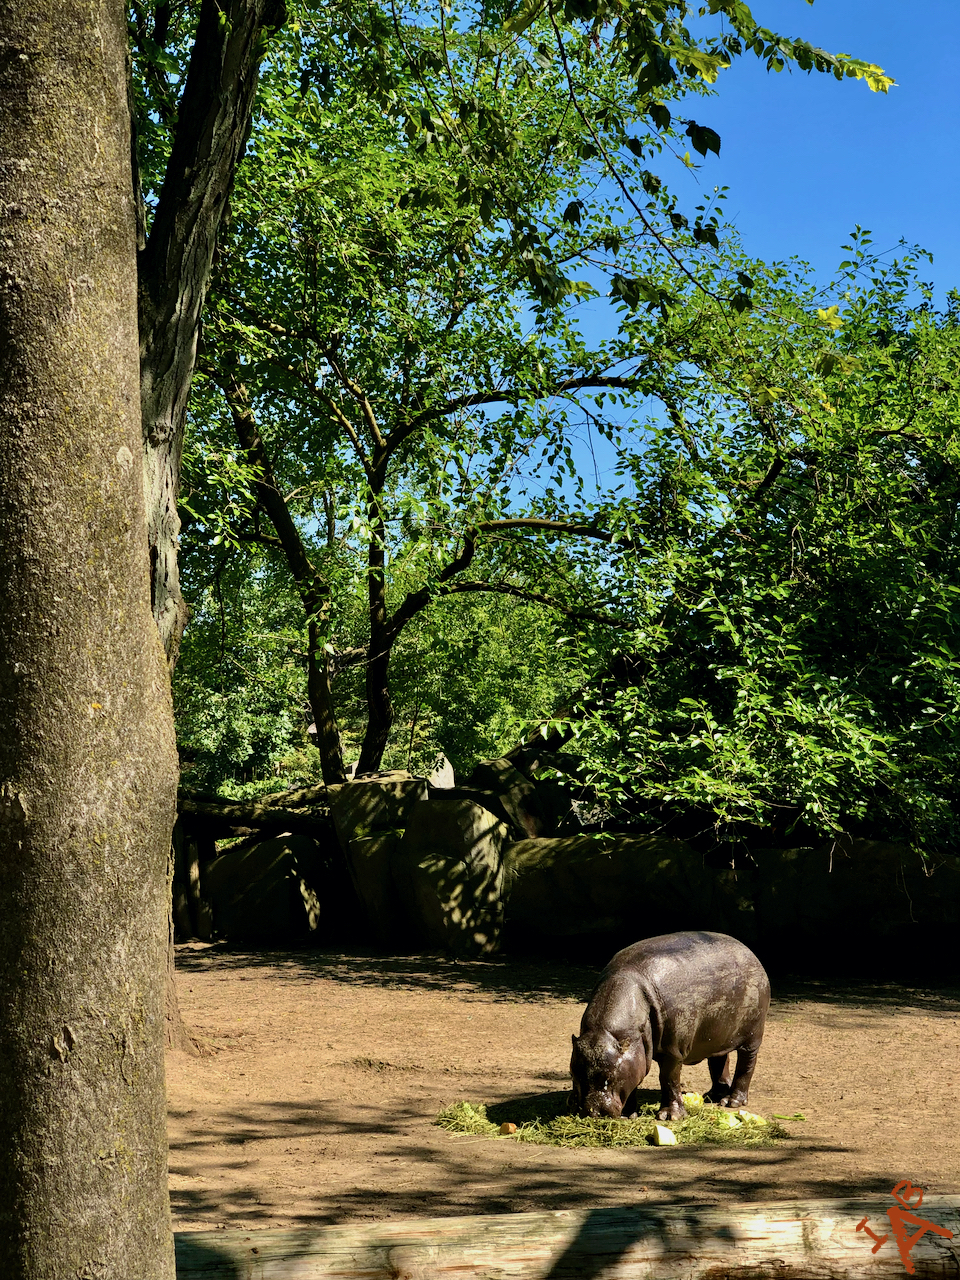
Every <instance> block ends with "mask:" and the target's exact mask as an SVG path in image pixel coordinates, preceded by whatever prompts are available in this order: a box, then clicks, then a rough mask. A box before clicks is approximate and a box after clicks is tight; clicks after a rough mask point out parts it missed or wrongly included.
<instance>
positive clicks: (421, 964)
mask: <svg viewBox="0 0 960 1280" xmlns="http://www.w3.org/2000/svg"><path fill="white" fill-rule="evenodd" d="M235 969H269V970H271V972H272V974H273V975H275V976H276V977H277V978H278V979H279V980H280V981H285V982H312V981H315V980H316V979H317V978H326V979H329V980H331V981H334V982H341V983H343V984H344V985H346V986H355V987H379V988H382V989H387V990H391V989H392V990H408V991H444V992H454V993H457V992H462V993H463V994H464V995H469V994H471V993H473V992H475V993H477V994H478V995H481V994H482V995H484V996H488V997H492V998H493V999H495V1000H505V1001H510V1002H523V1003H539V1002H542V1001H544V1000H556V999H573V1000H582V1001H586V999H587V997H588V996H589V994H590V992H591V991H592V990H593V987H594V985H595V984H596V981H597V977H598V975H599V972H600V967H599V966H598V967H591V966H588V965H582V964H571V963H569V962H566V961H562V960H561V961H543V960H528V959H525V958H519V959H518V958H512V957H510V958H500V957H498V958H496V959H492V960H459V959H454V958H452V957H449V956H444V955H437V954H427V955H409V956H406V955H390V956H384V955H377V954H376V953H374V952H372V951H365V950H357V951H351V952H341V951H315V950H310V949H307V948H304V949H303V950H269V951H267V950H259V951H242V950H238V949H236V948H233V947H230V946H229V945H228V944H226V943H220V942H216V943H185V944H182V945H180V946H178V947H177V970H178V971H179V972H183V973H206V972H210V971H216V970H220V971H229V970H235Z"/></svg>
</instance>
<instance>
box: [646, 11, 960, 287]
mask: <svg viewBox="0 0 960 1280" xmlns="http://www.w3.org/2000/svg"><path fill="white" fill-rule="evenodd" d="M751 8H752V9H753V13H754V16H755V17H756V18H757V20H758V21H759V22H761V23H763V24H764V25H765V26H768V27H770V28H772V29H773V30H775V31H779V32H781V33H782V34H783V35H787V36H802V37H803V38H804V39H807V40H809V41H810V42H811V43H813V44H816V45H819V46H820V47H821V48H824V49H828V50H830V51H831V52H833V53H848V54H851V55H852V56H854V57H858V58H863V59H865V60H867V61H869V62H874V63H877V64H879V65H880V66H882V67H883V68H884V70H885V71H886V72H887V74H888V75H892V76H893V77H894V78H895V79H896V81H897V87H896V88H894V89H891V90H890V91H889V93H887V94H882V93H871V92H870V90H869V89H868V88H867V86H866V84H865V83H863V82H862V81H855V80H844V81H842V82H838V81H836V80H835V79H834V78H833V77H832V76H827V75H818V74H817V73H816V72H814V73H811V74H810V75H807V74H805V73H804V72H800V71H796V70H794V71H793V72H790V71H787V70H785V71H782V72H780V74H775V73H771V72H767V71H766V70H765V69H764V67H763V64H762V63H761V62H759V60H758V59H756V58H755V57H753V55H748V56H746V57H744V58H741V59H738V60H737V61H736V62H735V63H734V65H733V66H732V67H731V68H730V69H729V70H727V71H725V72H723V73H722V74H721V76H720V78H719V80H718V82H717V89H718V90H719V92H718V94H717V96H716V97H715V98H712V99H708V100H706V101H704V102H702V103H701V102H697V103H696V104H695V116H696V119H697V120H698V121H700V122H701V123H703V124H708V125H710V126H711V127H712V128H714V129H716V131H717V132H718V133H719V134H720V137H721V140H722V145H721V149H720V156H719V158H716V157H714V156H712V155H711V156H710V157H708V159H707V161H705V162H704V164H703V165H702V166H701V168H700V170H699V171H698V173H697V175H696V178H695V179H693V178H690V179H688V181H686V182H685V181H683V178H684V176H685V175H683V172H682V169H681V168H680V166H676V172H670V171H669V169H668V168H665V169H664V176H665V177H667V176H668V180H669V183H670V185H671V186H672V188H673V189H674V191H675V192H676V194H677V195H678V196H679V197H680V200H681V204H682V205H686V204H687V203H688V202H689V201H690V196H692V195H693V194H694V193H695V192H696V186H695V185H694V183H695V182H696V181H699V182H700V183H701V184H702V185H703V187H704V188H706V190H707V191H710V190H712V188H713V186H714V185H715V184H716V185H725V186H728V187H729V188H730V190H729V192H728V200H727V205H726V208H727V213H728V216H729V218H730V220H731V221H733V222H734V223H735V224H736V226H737V227H738V228H739V230H740V233H741V235H742V237H743V239H744V243H745V248H746V249H747V251H748V252H749V253H752V254H755V255H756V256H758V257H762V258H766V259H768V260H769V259H775V258H785V257H790V256H794V255H796V256H799V257H801V258H804V259H806V260H807V261H809V262H810V263H811V264H812V265H813V267H814V268H815V270H816V274H817V276H818V277H822V278H826V277H827V276H829V274H830V272H831V269H832V268H833V267H834V266H835V265H836V263H838V262H839V261H840V259H841V258H842V257H845V256H846V255H844V254H841V253H840V250H839V246H840V244H841V243H844V242H845V241H846V236H847V234H848V233H849V231H850V230H851V229H852V228H853V226H854V225H855V224H856V223H860V225H861V226H863V227H868V228H870V229H871V230H872V231H873V232H874V244H875V246H876V247H877V248H885V247H887V246H888V245H889V246H893V245H895V244H896V243H897V241H898V240H900V239H901V238H903V239H906V240H908V241H910V242H911V243H918V244H920V245H922V246H923V247H924V248H925V249H928V250H930V252H932V253H933V255H934V264H933V267H932V268H931V269H930V271H929V273H928V272H927V271H926V269H925V272H924V276H925V278H928V279H931V280H933V281H934V282H935V283H936V285H937V289H938V293H940V294H941V296H942V291H943V290H945V289H947V288H950V287H953V286H958V287H960V247H958V243H957V241H958V233H960V226H958V222H960V219H958V216H957V211H958V207H960V145H958V144H960V78H958V75H957V58H958V52H960V0H914V2H913V3H907V2H906V0H816V3H815V4H814V5H812V6H810V5H808V4H806V3H805V2H804V0H753V3H752V4H751Z"/></svg>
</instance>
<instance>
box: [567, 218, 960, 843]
mask: <svg viewBox="0 0 960 1280" xmlns="http://www.w3.org/2000/svg"><path fill="white" fill-rule="evenodd" d="M868 244H869V240H868V238H867V237H866V236H864V235H862V233H858V235H857V236H856V237H855V238H854V246H853V247H851V256H850V258H849V259H848V260H847V262H846V264H844V268H843V274H842V276H841V278H840V279H839V280H838V281H837V282H836V283H835V284H834V285H832V286H831V287H830V288H829V289H828V290H826V291H825V293H826V297H825V298H824V297H818V296H817V293H816V291H815V289H814V288H813V287H812V286H811V285H809V284H807V283H805V279H804V277H805V273H804V272H800V273H797V274H794V273H793V272H788V271H787V270H785V269H783V270H778V269H773V270H770V271H767V272H758V273H757V277H758V278H757V284H756V288H755V291H754V300H755V307H754V310H753V312H752V313H751V314H750V316H749V317H745V319H744V322H743V323H741V324H740V325H739V326H738V335H737V339H738V340H737V347H738V349H739V350H740V351H741V352H742V353H743V355H744V356H745V357H747V356H748V355H749V353H750V352H751V350H752V349H753V348H754V344H755V343H756V342H758V341H759V342H761V343H763V344H765V347H766V350H767V352H768V353H769V357H770V359H769V364H768V366H767V370H766V376H765V380H764V382H763V383H760V382H754V384H753V386H752V387H750V389H749V395H744V394H743V393H742V392H738V391H737V390H736V389H735V387H734V386H733V383H732V378H731V372H732V371H731V370H730V368H729V366H728V364H727V361H726V359H725V357H724V355H723V354H722V351H721V350H719V349H718V348H717V345H716V343H717V337H716V335H717V333H718V331H719V328H720V326H719V324H717V323H716V322H714V323H713V324H710V323H708V324H706V325H704V326H701V327H699V329H698V327H697V326H692V327H690V328H688V329H687V330H686V334H687V340H688V341H689V340H690V335H697V336H694V337H693V342H694V344H695V345H697V346H699V344H700V343H702V342H703V340H704V338H705V339H706V342H707V344H708V346H709V347H710V348H712V350H713V354H712V355H711V354H707V353H704V352H700V353H699V354H696V355H695V353H694V351H693V350H692V349H691V348H687V349H685V350H684V351H683V353H682V355H680V356H679V363H678V365H677V380H678V382H679V383H681V384H682V383H683V382H684V381H686V380H687V379H689V378H690V376H691V373H692V368H693V366H692V358H695V359H696V379H695V386H688V388H687V394H686V396H683V397H682V396H681V393H680V390H679V389H678V390H677V392H676V402H677V403H680V404H682V405H683V411H684V422H683V424H682V429H681V426H680V424H679V423H677V422H673V423H671V424H670V426H669V427H664V426H661V427H658V428H655V429H654V430H653V433H652V434H653V439H652V441H651V444H650V447H649V448H648V449H647V451H646V452H645V453H644V455H643V456H642V459H641V460H640V461H641V464H642V465H641V469H640V471H639V472H638V473H637V485H638V497H639V499H640V511H641V512H642V511H643V510H644V508H646V511H647V512H648V513H649V514H648V516H647V520H648V521H649V526H648V527H653V526H654V525H656V524H657V522H659V525H660V529H659V532H658V534H657V539H658V561H659V564H660V565H661V566H662V570H661V577H660V579H659V587H658V591H659V598H658V600H657V601H656V604H655V606H654V607H653V608H652V609H651V613H650V618H649V622H648V623H647V624H646V625H645V626H644V627H642V628H640V629H639V630H638V631H637V633H636V634H635V635H634V637H633V638H632V642H631V646H630V652H631V656H632V658H633V660H634V669H635V670H636V671H637V672H638V676H637V679H636V682H635V683H634V684H632V685H630V686H629V687H620V688H618V689H616V691H615V692H613V693H612V695H611V696H609V698H607V699H604V698H597V697H588V698H587V699H586V701H585V702H584V704H583V707H582V710H581V713H580V714H579V715H576V714H575V715H574V716H573V717H572V720H571V722H570V727H571V729H572V731H573V732H574V733H575V735H576V738H577V742H576V750H577V752H578V753H579V754H580V755H582V756H583V757H585V758H586V759H587V760H588V761H589V766H590V769H591V771H592V773H593V774H594V776H595V777H596V778H597V780H598V782H599V784H600V785H601V786H602V787H603V788H604V789H606V790H607V791H608V793H609V794H610V795H611V797H613V798H619V799H620V800H623V799H628V800H632V801H634V802H640V805H641V808H644V809H645V810H646V811H647V812H648V814H649V815H650V818H651V821H654V822H656V821H660V820H662V819H663V818H664V816H665V815H667V814H669V812H670V811H671V809H672V808H675V807H676V806H677V805H680V806H682V807H686V808H690V807H694V808H696V809H699V810H700V811H706V812H707V813H711V814H713V816H714V819H715V820H717V823H718V826H719V828H720V829H721V831H722V834H723V835H724V836H725V838H727V839H734V840H735V839H737V838H738V835H741V834H744V833H745V832H747V831H750V830H755V829H756V828H757V827H763V828H766V829H768V831H769V830H771V829H777V828H779V829H780V830H781V831H782V830H783V829H784V828H787V829H789V828H790V827H791V826H793V824H794V823H795V822H796V821H797V820H798V819H799V820H801V821H802V822H803V823H804V825H805V826H807V827H808V828H813V830H815V831H819V832H822V833H829V832H836V831H838V830H839V829H841V828H844V829H847V830H858V831H861V832H863V833H865V834H867V833H869V834H871V835H874V836H886V837H890V838H901V839H909V840H911V841H913V842H914V843H916V844H917V845H919V846H921V847H927V848H929V847H934V846H938V845H939V846H947V845H949V844H950V843H951V842H952V841H953V840H954V839H955V833H956V814H957V812H958V803H960V793H958V788H957V783H956V778H957V763H958V760H957V750H958V746H960V740H958V724H960V721H958V716H960V703H958V692H960V690H958V684H957V674H956V669H957V668H956V664H957V656H956V655H957V650H958V635H957V621H956V619H957V616H958V615H957V591H958V585H960V579H958V569H960V560H958V553H960V546H958V529H957V501H958V497H960V470H958V461H960V453H958V440H957V431H956V423H957V419H958V411H960V338H958V329H957V315H956V312H955V311H954V310H953V309H951V310H949V311H948V312H947V313H946V314H937V313H936V312H934V311H933V309H932V307H931V304H930V300H929V296H928V294H927V293H926V291H925V290H924V288H923V286H921V285H920V284H919V283H918V281H917V278H916V274H915V266H916V263H915V260H914V259H913V258H912V257H907V258H906V259H905V260H904V261H903V262H901V263H899V264H895V265H893V266H892V267H889V268H884V267H883V266H882V265H881V264H879V263H878V262H876V261H875V260H872V259H871V258H870V256H869V249H868ZM828 301H832V305H829V306H826V305H823V304H824V303H826V302H828ZM688 322H689V313H687V314H686V315H685V314H684V313H683V312H682V311H680V310H678V311H677V312H675V313H673V314H672V315H671V319H670V327H674V326H677V327H678V328H679V329H680V330H683V327H684V326H685V325H686V324H688ZM678 354H679V353H678ZM758 363H759V362H757V363H753V362H751V366H750V367H752V368H756V367H757V364H758ZM747 381H748V382H750V381H753V379H752V376H751V375H750V374H748V375H747ZM774 384H775V385H774ZM665 481H666V482H667V483H668V484H669V487H670V493H671V499H672V501H671V505H670V506H669V507H668V508H665V504H664V501H663V490H664V484H665ZM640 518H641V519H642V518H643V517H642V516H641V517H640ZM643 572H646V570H645V569H644V570H643Z"/></svg>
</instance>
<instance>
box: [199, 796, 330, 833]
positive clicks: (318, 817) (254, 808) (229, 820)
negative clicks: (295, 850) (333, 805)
mask: <svg viewBox="0 0 960 1280" xmlns="http://www.w3.org/2000/svg"><path fill="white" fill-rule="evenodd" d="M177 808H178V811H179V814H180V816H181V818H182V819H183V820H184V823H185V825H186V826H188V827H189V828H190V829H191V830H193V829H200V830H203V831H205V832H208V833H209V832H211V831H215V829H216V828H218V827H219V828H224V829H225V830H226V829H228V828H234V827H251V828H253V829H255V830H257V831H274V832H276V831H290V832H292V833H294V834H297V835H317V834H318V832H323V831H326V830H328V829H329V810H327V809H317V810H315V811H313V812H311V811H310V810H309V809H283V808H280V807H279V806H277V805H266V804H261V803H259V802H255V801H227V800H221V801H218V802H217V803H213V802H212V801H209V800H192V799H190V798H188V797H186V796H181V797H180V799H179V801H178V804H177Z"/></svg>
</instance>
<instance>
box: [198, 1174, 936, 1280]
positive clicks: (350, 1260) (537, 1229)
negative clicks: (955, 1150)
mask: <svg viewBox="0 0 960 1280" xmlns="http://www.w3.org/2000/svg"><path fill="white" fill-rule="evenodd" d="M892 1204H893V1201H892V1200H891V1198H890V1196H889V1195H881V1194H877V1195H872V1196H870V1197H856V1198H854V1197H851V1198H849V1199H842V1200H810V1201H782V1202H776V1201H771V1202H769V1203H765V1204H753V1205H748V1206H743V1205H739V1206H738V1205H731V1206H722V1205H720V1206H718V1205H699V1204H690V1205H665V1206H662V1207H658V1206H656V1205H651V1206H645V1207H643V1208H625V1209H577V1210H567V1209H565V1210H560V1211H558V1212H555V1213H512V1214H503V1215H499V1216H496V1217H493V1216H490V1217H481V1216H477V1217H469V1218H426V1219H422V1220H415V1221H386V1222H377V1223H365V1224H362V1225H347V1226H342V1227H340V1226H337V1227H315V1228H300V1229H297V1230H292V1231H230V1232H223V1231H198V1232H180V1233H178V1235H177V1238H176V1244H177V1280H201V1278H203V1280H227V1278H228V1277H229V1280H892V1278H893V1277H896V1278H897V1280H903V1278H904V1277H905V1276H906V1274H907V1271H906V1268H905V1266H904V1263H903V1261H902V1259H901V1257H900V1253H899V1250H898V1248H897V1245H896V1242H895V1240H894V1237H893V1235H892V1233H891V1234H890V1235H889V1238H888V1239H887V1241H886V1243H885V1244H883V1245H882V1247H881V1248H880V1249H879V1250H878V1252H877V1253H873V1252H872V1249H873V1246H874V1240H873V1239H871V1237H870V1236H869V1235H868V1234H867V1232H866V1231H864V1230H861V1231H858V1230H857V1224H858V1223H859V1222H861V1221H862V1220H863V1219H864V1218H866V1219H867V1223H866V1225H867V1226H868V1227H870V1228H872V1230H873V1232H874V1233H875V1236H876V1237H882V1236H883V1235H884V1233H889V1232H890V1223H889V1219H888V1218H887V1216H886V1210H887V1208H888V1207H890V1206H891V1205H892ZM916 1212H917V1214H918V1216H919V1217H922V1218H925V1219H928V1220H929V1221H931V1222H934V1223H936V1224H937V1225H938V1226H940V1227H945V1228H947V1229H948V1230H950V1231H951V1232H952V1233H953V1236H952V1238H951V1239H947V1238H945V1237H941V1236H938V1235H934V1234H932V1233H930V1232H929V1231H928V1232H926V1233H925V1234H923V1236H922V1238H921V1239H920V1240H919V1241H918V1243H917V1244H916V1245H915V1246H914V1248H913V1250H912V1251H911V1252H910V1254H909V1261H910V1262H912V1263H913V1265H914V1268H915V1270H914V1273H913V1274H914V1277H915V1280H934V1277H936V1278H937V1280H942V1278H945V1277H947V1276H950V1277H955V1276H957V1275H958V1273H960V1196H934V1195H930V1196H927V1197H925V1198H924V1201H923V1204H922V1206H921V1207H920V1208H919V1209H917V1211H916ZM917 1229H918V1228H917V1227H916V1226H908V1227H907V1231H908V1232H909V1233H910V1234H913V1232H915V1231H916V1230H917Z"/></svg>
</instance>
